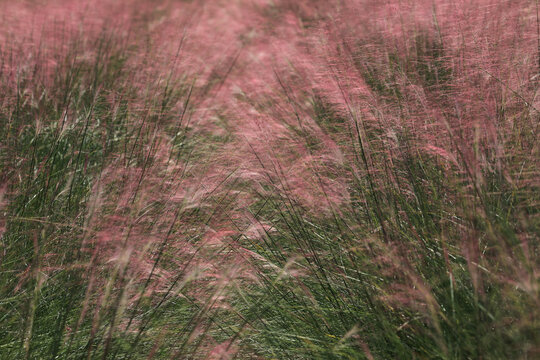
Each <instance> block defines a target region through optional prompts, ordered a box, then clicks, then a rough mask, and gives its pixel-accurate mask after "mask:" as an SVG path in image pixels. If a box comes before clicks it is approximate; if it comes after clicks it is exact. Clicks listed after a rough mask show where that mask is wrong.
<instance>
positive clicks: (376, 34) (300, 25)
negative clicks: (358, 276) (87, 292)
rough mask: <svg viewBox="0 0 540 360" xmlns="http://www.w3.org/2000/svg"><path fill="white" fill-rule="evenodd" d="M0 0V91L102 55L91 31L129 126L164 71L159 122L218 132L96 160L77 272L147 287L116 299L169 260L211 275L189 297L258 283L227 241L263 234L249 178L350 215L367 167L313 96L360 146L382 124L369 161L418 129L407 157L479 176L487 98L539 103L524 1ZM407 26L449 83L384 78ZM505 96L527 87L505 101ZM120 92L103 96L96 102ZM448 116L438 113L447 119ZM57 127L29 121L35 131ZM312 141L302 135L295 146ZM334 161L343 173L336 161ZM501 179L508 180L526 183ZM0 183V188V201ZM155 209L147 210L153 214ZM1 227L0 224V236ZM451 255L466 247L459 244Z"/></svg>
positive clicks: (496, 151) (197, 277)
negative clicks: (83, 264) (120, 54)
mask: <svg viewBox="0 0 540 360" xmlns="http://www.w3.org/2000/svg"><path fill="white" fill-rule="evenodd" d="M0 6H1V8H2V15H0V19H1V21H2V30H1V32H0V51H1V54H2V58H3V61H2V64H1V66H2V72H1V74H2V77H3V78H5V79H7V80H8V81H10V83H11V84H12V85H13V86H16V84H17V82H18V81H19V79H20V76H21V74H23V73H32V72H33V73H35V74H37V75H36V76H39V77H40V78H39V81H36V82H34V84H41V85H39V86H48V85H49V86H50V84H53V82H54V78H53V77H54V73H55V70H56V69H59V68H61V67H62V66H65V59H66V58H69V55H70V54H74V56H75V58H74V59H75V60H76V61H81V62H84V61H85V60H88V61H90V60H91V59H94V58H96V57H97V56H99V54H98V53H97V50H96V46H95V44H96V42H97V41H98V40H99V39H100V37H101V36H103V35H104V34H106V35H107V36H111V37H112V38H114V39H115V41H116V42H118V43H119V44H121V46H122V48H123V49H124V50H125V51H127V52H128V53H129V57H128V58H127V62H128V66H129V69H130V74H129V75H128V80H126V84H127V83H128V82H129V84H130V85H131V86H132V87H133V88H134V91H133V92H131V93H130V94H129V95H128V96H129V97H131V98H130V108H131V111H132V114H133V115H132V119H131V120H130V121H133V122H135V123H136V122H137V121H140V119H142V118H144V116H145V115H144V111H146V104H148V103H152V104H153V103H158V102H159V96H158V95H157V94H158V89H160V88H162V87H163V86H164V85H165V84H166V83H167V81H168V79H170V78H173V79H175V80H176V81H178V82H182V81H184V83H185V84H186V85H185V86H186V89H187V88H188V87H190V86H191V91H192V95H191V99H190V101H189V103H186V102H185V97H184V98H182V99H181V100H179V101H178V102H177V103H175V104H173V106H172V109H171V110H170V113H169V115H170V114H172V115H170V119H169V120H164V123H166V122H167V121H169V122H170V123H171V124H174V123H175V122H176V121H178V120H179V117H180V116H182V117H183V118H184V119H183V121H184V122H188V124H189V128H190V131H191V132H192V133H193V134H196V135H198V136H201V137H212V138H222V137H227V136H229V140H228V141H224V142H223V143H221V144H219V145H217V148H215V149H214V150H213V151H211V152H207V153H205V154H203V155H202V156H201V157H200V158H198V159H197V160H196V162H193V161H188V160H185V159H180V160H176V161H171V160H170V154H171V151H172V150H171V149H172V147H173V139H172V136H173V135H171V132H167V131H165V128H166V126H163V127H162V128H158V127H156V128H152V127H151V126H150V125H143V126H144V129H145V131H146V129H147V130H148V134H150V135H148V136H149V139H151V140H152V141H153V142H152V144H154V145H152V146H150V145H148V146H147V150H148V151H149V152H150V153H151V154H152V160H153V161H152V162H151V163H150V165H149V167H148V168H145V167H144V166H142V165H140V164H136V165H129V166H126V165H125V159H122V158H120V157H118V158H113V159H111V161H110V162H109V164H108V165H107V167H106V168H104V169H103V171H102V173H101V175H100V180H99V181H98V182H96V183H95V185H94V188H93V190H92V193H93V195H92V198H91V199H90V204H91V205H90V206H91V207H92V210H91V213H92V214H93V215H92V217H91V218H89V219H88V221H87V223H86V224H85V226H86V227H87V229H86V230H85V231H87V233H86V235H85V243H84V244H83V245H82V250H83V251H87V252H93V254H94V255H93V256H92V257H91V258H92V262H93V263H92V264H88V266H89V267H90V265H92V266H95V265H96V264H99V266H101V267H107V266H113V267H116V268H117V269H118V271H119V272H124V273H125V277H126V279H127V280H126V283H128V284H136V283H138V282H141V281H143V280H142V279H147V278H149V277H150V278H151V280H152V281H151V284H150V285H149V286H147V287H146V288H145V289H144V294H143V293H140V292H139V291H135V290H133V291H131V292H129V291H128V297H129V299H128V300H126V301H127V302H130V303H133V302H136V301H137V300H138V299H139V298H140V297H141V296H143V295H144V296H148V295H150V294H154V293H155V294H157V293H162V292H165V291H166V289H167V288H168V287H169V286H170V285H171V284H172V283H173V281H174V278H175V274H174V269H175V268H182V269H184V270H185V273H186V274H187V275H186V278H191V279H194V281H200V282H201V284H202V283H208V282H209V283H212V286H211V287H209V288H211V289H212V290H211V291H210V293H211V294H210V295H209V294H208V293H206V292H205V291H202V290H201V291H199V292H198V291H195V292H194V296H195V297H200V299H201V300H202V299H203V298H205V299H209V300H208V302H207V305H206V306H208V307H214V308H228V307H229V305H228V304H227V298H226V297H225V296H223V293H224V291H223V289H224V288H225V287H226V286H228V285H229V284H231V283H234V282H238V283H241V282H244V281H245V282H250V281H253V282H257V281H258V280H257V276H256V274H255V273H254V272H253V271H252V270H251V266H250V264H251V263H252V262H254V261H264V258H263V259H261V258H260V257H259V255H257V254H255V253H254V252H253V251H251V250H248V249H246V248H243V247H242V245H240V243H236V242H235V239H238V238H246V239H249V241H251V242H254V243H257V242H258V241H261V239H262V238H263V237H264V236H265V234H267V233H272V232H273V231H275V229H274V228H273V226H272V225H271V224H266V223H262V222H260V221H259V220H258V219H256V218H255V217H254V216H253V214H252V213H251V212H250V211H248V209H249V207H250V205H253V204H254V202H255V198H254V197H253V196H252V193H251V192H250V191H245V188H246V186H250V187H251V188H252V189H255V190H256V192H258V193H259V194H269V193H271V192H272V193H276V192H277V193H278V194H280V195H281V196H283V197H284V198H287V199H293V200H292V201H294V202H295V203H296V204H299V205H300V206H302V208H303V209H305V210H306V211H307V212H308V213H312V214H314V215H316V216H327V215H330V214H339V213H340V212H342V211H346V210H347V209H349V207H350V206H351V199H350V193H349V191H348V190H347V189H348V187H349V186H350V183H351V180H352V179H351V176H352V175H351V174H357V175H359V176H365V174H366V173H369V172H370V171H372V172H380V171H382V170H380V169H375V167H372V168H371V169H370V168H360V167H359V166H358V165H357V164H355V163H354V161H353V158H354V152H353V151H351V149H350V148H347V147H344V146H343V145H342V144H343V143H344V142H348V141H350V139H348V138H347V135H346V133H345V132H344V131H341V132H340V131H337V132H332V131H330V130H328V129H327V128H325V127H324V126H323V125H321V124H320V123H318V122H317V121H316V118H317V115H316V114H315V113H314V107H313V99H322V100H323V101H324V102H325V103H327V104H329V105H330V106H331V107H332V109H333V111H334V112H335V114H337V115H338V116H339V117H340V118H341V119H343V123H342V124H341V125H340V126H342V127H343V128H347V127H348V128H350V129H354V128H355V126H356V125H357V124H358V123H362V124H363V129H360V131H359V134H358V136H359V138H360V139H362V138H363V137H366V136H367V135H366V134H367V131H369V129H370V126H373V127H375V126H377V127H380V128H382V129H384V132H383V133H380V134H377V143H378V144H380V146H373V147H372V148H368V149H365V152H366V154H365V155H366V162H367V164H368V165H367V166H368V167H369V165H370V164H374V162H375V161H376V160H377V159H378V158H379V157H380V156H383V155H381V154H384V156H387V157H388V158H390V159H392V158H394V151H397V148H398V143H399V141H400V139H399V138H398V137H397V135H396V134H398V133H402V132H403V131H405V130H406V131H407V132H408V133H410V134H411V136H413V137H414V138H415V139H416V141H415V144H416V146H417V149H412V150H411V151H425V152H426V153H428V154H430V155H431V156H434V157H436V158H438V159H439V161H440V162H441V163H443V164H444V166H446V167H448V168H449V169H454V170H456V171H458V172H461V173H465V172H466V171H472V172H473V173H474V174H477V179H478V181H482V180H481V175H480V174H481V170H482V168H483V167H485V166H488V165H487V164H488V162H489V163H490V164H491V163H492V162H490V161H488V160H489V159H488V158H486V157H489V156H492V157H493V158H495V159H497V161H504V160H503V159H504V158H505V157H506V156H509V155H508V154H505V153H504V146H503V143H504V142H505V141H509V138H505V137H504V136H503V137H501V136H500V134H505V129H504V128H508V130H509V131H510V129H511V127H512V124H511V123H501V122H498V121H497V114H495V113H493V109H495V108H497V104H498V103H499V102H501V101H504V102H506V105H507V108H512V104H509V103H511V102H514V105H513V106H514V107H518V106H520V105H522V104H520V103H521V102H523V101H526V102H527V103H528V105H530V106H531V108H533V109H538V108H540V100H539V98H538V97H537V96H529V95H530V94H532V90H528V89H527V86H529V85H528V84H530V79H531V77H532V76H534V75H535V74H534V72H533V73H531V69H534V68H535V67H536V64H537V62H538V60H537V56H538V53H537V50H538V49H537V34H536V30H535V29H536V25H534V24H535V22H536V9H535V7H534V2H533V1H525V0H515V1H499V0H497V1H496V0H474V1H464V0H459V1H456V0H436V1H433V0H429V1H428V0H415V1H394V0H387V1H380V0H367V1H354V0H341V1H333V0H326V1H318V0H298V1H296V0H294V1H293V0H281V1H265V0H255V1H254V0H239V1H230V0H208V1H166V0H164V1H158V2H151V1H144V0H127V1H112V0H98V1H91V2H89V1H79V0H75V1H60V0H58V1H52V0H51V1H37V2H35V1H32V2H30V1H3V2H2V3H1V5H0ZM518 35H519V36H518ZM421 36H424V37H425V41H427V42H430V43H438V44H440V43H442V44H444V49H445V53H444V54H443V55H442V58H441V59H440V62H441V64H442V65H441V67H445V68H447V69H451V72H452V76H453V80H452V82H451V83H449V84H443V80H440V81H439V79H437V80H435V82H434V83H432V84H431V85H430V86H422V85H419V84H418V83H412V82H411V81H410V78H409V77H408V76H407V73H406V71H407V70H406V69H403V71H401V73H398V74H397V75H395V74H394V75H390V74H385V73H384V71H385V70H384V68H387V67H388V66H387V65H388V64H390V63H391V61H392V60H391V59H392V58H393V57H396V58H402V59H409V58H411V59H412V58H414V56H416V55H413V53H412V52H413V49H414V47H415V46H416V45H415V44H414V43H413V40H414V39H415V38H419V37H421ZM388 49H393V50H392V51H393V53H392V54H390V53H389V52H388ZM501 49H504V51H501ZM420 56H421V55H420ZM421 60H422V59H421V58H416V59H413V60H412V61H410V62H409V65H410V66H418V65H417V64H418V63H420V62H421ZM415 62H416V63H415ZM378 67H379V68H380V69H382V70H378V69H379V68H378ZM368 68H369V69H371V71H380V72H381V75H380V77H381V79H382V80H381V81H383V82H387V83H388V85H389V86H390V88H391V89H390V91H391V90H392V89H394V90H397V91H399V92H400V94H401V95H400V96H401V98H402V99H403V103H402V104H401V105H400V106H398V105H396V104H395V103H392V102H389V101H386V99H385V98H384V96H381V95H380V94H378V93H376V92H375V90H374V89H373V85H372V84H369V83H368V82H367V80H366V75H365V74H366V69H368ZM439 75H440V76H441V78H442V77H443V74H439ZM386 76H387V77H386ZM501 83H503V84H505V85H504V87H501ZM39 86H38V85H36V86H35V87H34V88H33V87H32V86H29V87H28V88H27V89H26V90H25V92H26V96H27V97H28V99H29V101H37V99H38V98H39V96H40V89H42V88H41V87H39ZM515 92H519V93H525V94H526V95H524V96H520V97H515V96H513V94H514V93H515ZM123 96H126V95H125V94H122V93H115V92H110V93H108V94H107V98H108V101H110V103H111V104H118V103H120V100H121V99H122V97H123ZM0 101H1V102H3V103H7V102H8V101H10V100H9V99H4V100H0ZM449 109H450V111H451V112H452V113H453V114H454V115H453V116H448V115H447V114H448V113H449ZM180 114H182V115H180ZM72 115H73V114H70V113H69V112H66V113H65V114H63V115H62V116H64V117H65V119H66V122H67V124H69V123H70V122H73V121H75V119H73V118H72ZM169 115H167V116H169ZM163 116H164V117H165V115H163ZM56 120H57V119H40V120H39V121H40V122H42V123H43V124H42V126H47V122H49V121H50V122H52V121H56ZM531 125H532V124H531ZM501 128H502V129H501ZM501 130H502V131H501ZM299 134H300V135H299ZM498 134H499V135H498ZM310 139H316V143H317V145H316V146H312V145H310V143H309V141H311V140H310ZM475 143H485V144H488V145H487V146H488V147H489V148H490V153H489V154H487V155H479V154H478V153H477V152H475V147H474V144H475ZM149 144H150V142H149ZM347 166H349V167H351V171H350V172H347V171H343V169H344V168H346V167H347ZM388 176H389V177H395V176H397V175H395V174H388ZM505 176H507V177H508V178H509V180H510V181H512V182H514V183H515V185H516V186H517V187H519V186H520V184H519V182H523V183H525V182H534V181H535V180H534V179H531V178H528V177H525V176H524V177H514V176H513V175H512V174H505ZM398 180H399V179H396V178H394V181H398ZM233 184H235V185H234V186H233ZM236 184H246V186H236ZM228 185H230V186H228ZM375 186H381V187H382V186H383V184H382V183H381V184H377V183H376V184H375ZM113 187H114V188H115V191H114V193H112V192H111V193H109V191H110V190H109V189H111V188H113ZM5 191H6V189H5V186H0V210H1V208H2V207H3V206H4V202H3V200H2V199H3V195H4V193H5ZM225 194H226V196H225ZM221 197H223V199H226V200H223V201H221V200H219V199H221ZM230 199H232V200H230ZM220 201H221V202H220ZM155 203H159V204H162V209H161V213H160V216H159V218H158V219H157V220H156V221H151V220H152V215H151V204H155ZM178 209H181V210H178ZM208 209H216V210H215V214H213V215H212V216H211V217H209V220H208V221H206V222H205V224H204V226H203V227H200V228H198V229H197V230H194V229H193V223H191V222H190V221H192V217H190V216H192V215H190V214H192V213H193V212H194V211H200V212H205V211H209V210H208ZM179 213H180V215H179ZM141 214H142V215H141ZM3 226H4V224H3V223H2V222H1V221H0V233H1V232H2V231H3ZM177 228H179V229H181V231H177V232H176V231H175V233H174V236H171V235H170V229H177ZM162 242H164V243H167V246H170V247H171V249H172V250H171V252H172V253H176V254H182V259H185V258H189V259H190V260H189V261H188V262H186V261H184V260H179V259H180V258H178V260H176V259H175V258H174V257H173V258H172V259H171V260H170V262H171V263H170V264H168V265H167V266H166V267H165V266H163V267H162V266H161V265H158V266H157V267H156V266H155V265H154V264H155V263H154V258H153V257H152V256H149V254H152V252H153V251H154V250H153V249H154V247H155V246H156V244H160V243H162ZM201 244H203V245H202V246H201ZM90 245H91V246H90ZM91 249H92V250H91ZM215 249H220V256H219V257H216V255H215V251H216V250H215ZM464 251H465V252H466V255H467V256H469V257H471V258H476V257H478V256H479V255H478V253H477V252H478V249H475V248H474V247H470V248H465V250H464ZM48 256H49V257H48V258H47V259H46V260H44V262H43V269H42V271H43V272H44V273H50V272H51V271H52V270H53V269H54V259H55V258H56V257H58V256H59V255H58V254H49V255H48ZM393 256H394V254H393V253H389V254H388V258H387V259H382V261H383V262H384V261H389V259H390V258H391V257H393ZM396 256H397V255H396ZM268 266H269V267H271V266H272V264H268ZM291 272H293V271H291ZM474 272H475V273H476V270H475V271H474ZM25 276H28V274H26V275H25V274H22V275H21V281H23V278H24V277H25ZM411 276H412V275H411ZM399 286H400V285H399V284H396V289H395V290H396V294H398V295H396V296H395V299H394V300H396V301H398V302H401V303H406V304H408V303H409V302H417V301H416V300H415V297H418V298H424V297H426V296H427V295H426V294H427V292H428V290H427V289H423V288H421V287H418V288H417V292H418V293H417V294H413V295H411V293H410V290H404V289H399ZM133 289H135V287H133ZM401 290H403V291H401ZM400 294H404V295H400ZM400 296H404V297H405V298H400ZM124 326H125V327H126V331H129V329H128V327H129V326H128V325H126V324H124ZM209 344H211V345H209V347H208V349H209V350H208V358H211V359H228V358H232V357H233V354H234V353H235V351H237V347H236V346H235V345H234V344H232V343H230V342H218V341H215V340H212V339H210V341H209Z"/></svg>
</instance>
